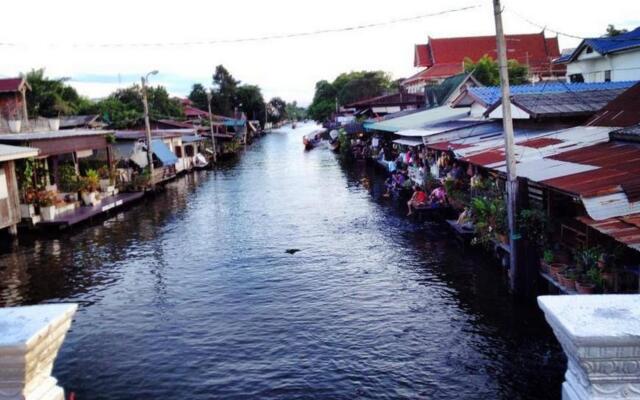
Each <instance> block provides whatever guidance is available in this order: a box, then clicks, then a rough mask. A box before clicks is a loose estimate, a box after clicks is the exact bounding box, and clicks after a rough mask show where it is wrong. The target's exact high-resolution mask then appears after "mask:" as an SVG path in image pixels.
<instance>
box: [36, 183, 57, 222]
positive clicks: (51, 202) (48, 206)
mask: <svg viewBox="0 0 640 400" xmlns="http://www.w3.org/2000/svg"><path fill="white" fill-rule="evenodd" d="M37 199H38V206H39V208H40V216H41V217H42V220H43V221H53V220H54V219H55V218H56V201H57V199H58V198H57V196H56V192H54V191H52V190H41V191H39V192H38V195H37Z"/></svg>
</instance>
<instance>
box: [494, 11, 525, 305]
mask: <svg viewBox="0 0 640 400" xmlns="http://www.w3.org/2000/svg"><path fill="white" fill-rule="evenodd" d="M493 14H494V17H495V24H496V40H497V45H498V65H499V68H500V88H501V90H502V127H503V130H504V148H505V156H506V162H507V220H508V222H509V239H510V240H509V243H510V250H511V251H510V252H509V283H510V287H511V290H512V291H514V292H516V293H517V292H518V291H519V289H520V284H519V281H520V275H521V274H522V271H521V267H522V266H521V265H518V257H517V249H518V246H517V240H518V239H519V235H518V234H517V227H516V208H517V195H518V176H517V174H516V160H515V157H514V154H513V120H512V119H511V94H510V90H509V70H508V68H507V45H506V40H505V38H504V30H503V28H502V6H501V5H500V0H493Z"/></svg>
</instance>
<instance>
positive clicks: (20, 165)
mask: <svg viewBox="0 0 640 400" xmlns="http://www.w3.org/2000/svg"><path fill="white" fill-rule="evenodd" d="M35 164H36V160H35V159H34V158H25V159H23V160H17V161H16V175H17V177H18V182H19V184H20V192H22V193H23V194H24V193H25V192H26V190H27V189H28V188H31V187H33V186H34V184H33V173H34V171H35Z"/></svg>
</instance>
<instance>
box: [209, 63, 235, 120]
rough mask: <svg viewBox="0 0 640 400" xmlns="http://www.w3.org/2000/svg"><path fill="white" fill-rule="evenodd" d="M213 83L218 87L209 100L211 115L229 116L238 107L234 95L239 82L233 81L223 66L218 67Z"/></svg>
mask: <svg viewBox="0 0 640 400" xmlns="http://www.w3.org/2000/svg"><path fill="white" fill-rule="evenodd" d="M213 83H214V84H215V85H216V86H217V87H218V90H217V91H215V92H214V93H213V96H212V99H211V109H212V111H213V113H215V114H220V115H231V113H232V112H233V111H234V108H235V106H237V105H238V103H237V99H236V95H237V88H238V85H239V84H240V81H237V80H235V79H234V78H233V75H231V73H230V72H229V71H227V69H226V68H225V67H224V66H222V65H218V66H217V67H216V71H215V73H214V74H213Z"/></svg>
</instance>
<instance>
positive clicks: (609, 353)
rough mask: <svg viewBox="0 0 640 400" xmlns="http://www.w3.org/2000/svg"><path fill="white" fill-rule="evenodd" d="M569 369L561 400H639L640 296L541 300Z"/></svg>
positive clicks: (592, 296) (566, 297) (565, 297)
mask: <svg viewBox="0 0 640 400" xmlns="http://www.w3.org/2000/svg"><path fill="white" fill-rule="evenodd" d="M538 304H539V306H540V308H542V310H543V311H544V313H545V317H546V319H547V322H548V323H549V325H551V327H552V328H553V332H554V333H555V335H556V337H557V338H558V341H559V342H560V345H561V346H562V349H563V350H564V352H565V353H566V355H567V360H568V365H567V372H566V373H565V381H564V383H563V384H562V398H563V400H587V399H589V400H592V399H602V400H605V399H640V295H582V296H581V295H577V296H541V297H538Z"/></svg>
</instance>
